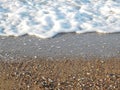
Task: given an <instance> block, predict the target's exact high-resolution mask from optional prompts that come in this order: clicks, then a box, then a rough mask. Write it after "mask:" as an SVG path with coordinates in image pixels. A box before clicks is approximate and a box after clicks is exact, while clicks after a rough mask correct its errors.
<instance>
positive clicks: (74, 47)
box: [0, 33, 120, 90]
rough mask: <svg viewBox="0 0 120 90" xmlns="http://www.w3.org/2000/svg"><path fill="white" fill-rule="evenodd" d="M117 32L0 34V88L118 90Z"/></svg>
mask: <svg viewBox="0 0 120 90" xmlns="http://www.w3.org/2000/svg"><path fill="white" fill-rule="evenodd" d="M119 84H120V34H95V33H89V34H80V35H76V34H74V33H69V34H62V35H58V36H57V37H54V38H52V39H45V40H43V39H39V38H36V37H33V36H22V37H9V38H7V37H0V90H119V89H120V85H119Z"/></svg>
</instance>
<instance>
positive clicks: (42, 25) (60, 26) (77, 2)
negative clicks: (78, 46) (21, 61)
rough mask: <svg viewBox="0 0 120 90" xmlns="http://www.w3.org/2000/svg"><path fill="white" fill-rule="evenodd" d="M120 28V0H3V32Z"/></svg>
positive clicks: (51, 33)
mask: <svg viewBox="0 0 120 90" xmlns="http://www.w3.org/2000/svg"><path fill="white" fill-rule="evenodd" d="M68 32H75V33H79V34H80V33H86V32H98V33H116V32H120V0H0V36H21V35H25V34H28V35H34V36H37V37H40V38H51V37H54V36H55V35H57V34H59V33H68Z"/></svg>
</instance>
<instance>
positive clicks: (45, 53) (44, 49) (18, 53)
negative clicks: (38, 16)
mask: <svg viewBox="0 0 120 90" xmlns="http://www.w3.org/2000/svg"><path fill="white" fill-rule="evenodd" d="M68 57H70V58H72V57H73V58H75V57H78V58H79V57H84V58H87V57H88V58H89V57H101V58H110V57H118V58H119V57H120V34H97V33H86V34H74V33H68V34H61V35H58V36H56V37H54V38H50V39H40V38H37V37H34V36H27V35H26V36H22V37H0V58H1V59H6V60H13V59H14V60H18V59H20V58H23V59H24V58H35V59H36V58H68Z"/></svg>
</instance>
